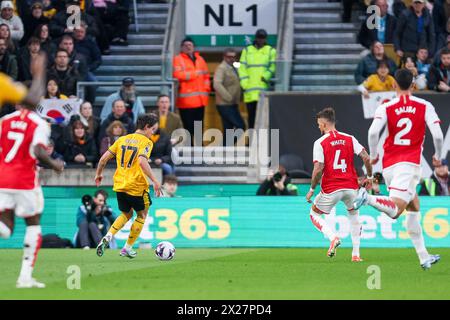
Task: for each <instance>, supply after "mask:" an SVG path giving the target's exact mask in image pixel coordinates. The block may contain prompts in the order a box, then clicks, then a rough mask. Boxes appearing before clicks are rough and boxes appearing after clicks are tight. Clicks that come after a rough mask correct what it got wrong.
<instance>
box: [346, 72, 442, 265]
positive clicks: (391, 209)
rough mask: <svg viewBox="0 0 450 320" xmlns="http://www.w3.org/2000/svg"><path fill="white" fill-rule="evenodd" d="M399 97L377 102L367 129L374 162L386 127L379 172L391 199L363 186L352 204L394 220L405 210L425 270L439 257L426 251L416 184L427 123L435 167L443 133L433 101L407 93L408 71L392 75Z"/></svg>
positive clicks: (440, 155)
mask: <svg viewBox="0 0 450 320" xmlns="http://www.w3.org/2000/svg"><path fill="white" fill-rule="evenodd" d="M395 80H396V83H397V98H395V99H393V100H391V101H389V102H386V103H384V104H382V105H380V106H379V107H378V108H377V110H376V111H375V116H374V120H373V122H372V125H371V126H370V129H369V149H370V158H371V162H372V164H374V163H377V161H378V158H379V157H378V154H377V145H378V141H379V136H380V132H381V130H382V129H383V127H384V126H385V125H386V126H387V131H388V136H387V137H386V141H385V143H384V146H383V148H384V156H383V160H382V164H383V176H384V179H385V181H386V185H387V187H388V189H389V197H386V196H372V195H369V194H368V193H367V191H366V190H365V189H361V190H360V191H359V192H358V198H357V199H356V200H355V203H354V208H356V209H357V208H359V207H361V206H362V205H370V206H372V207H374V208H376V209H378V210H379V211H382V212H384V213H386V214H387V215H388V216H389V217H391V218H392V219H397V218H398V217H399V216H400V215H401V214H402V213H403V211H404V210H405V209H406V210H407V215H406V228H407V230H408V234H409V236H410V238H411V241H412V243H413V245H414V247H415V249H416V252H417V255H418V256H419V260H420V264H421V266H422V268H423V269H424V270H427V269H429V268H431V265H432V264H434V263H436V262H438V261H439V260H440V256H439V255H430V254H429V253H428V251H427V249H426V247H425V242H424V239H423V234H422V227H421V225H420V212H419V211H420V206H419V198H418V197H417V194H416V187H417V184H418V183H419V180H420V176H421V169H420V159H421V156H422V148H423V142H424V139H425V127H426V126H428V128H429V129H430V132H431V134H432V136H433V143H434V148H435V154H434V156H433V165H434V166H438V165H440V162H441V160H440V159H442V145H443V134H442V130H441V127H440V125H439V123H440V120H439V117H438V116H437V114H436V111H435V110H434V107H433V105H432V104H431V103H429V102H428V101H426V100H423V99H420V98H417V97H414V96H412V95H411V90H412V86H413V75H412V73H411V72H410V71H408V70H398V71H397V72H396V73H395Z"/></svg>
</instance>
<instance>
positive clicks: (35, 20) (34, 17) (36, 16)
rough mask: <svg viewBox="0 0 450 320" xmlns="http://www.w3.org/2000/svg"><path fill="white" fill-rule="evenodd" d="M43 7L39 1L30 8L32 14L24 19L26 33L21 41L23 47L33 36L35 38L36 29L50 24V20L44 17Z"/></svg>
mask: <svg viewBox="0 0 450 320" xmlns="http://www.w3.org/2000/svg"><path fill="white" fill-rule="evenodd" d="M42 9H43V5H42V3H41V2H39V1H35V2H33V4H32V5H31V8H30V13H27V14H26V15H25V17H24V19H23V22H24V26H25V33H24V36H23V38H22V40H21V41H20V44H21V45H25V44H26V43H27V42H28V39H30V37H31V36H33V34H34V32H35V30H36V28H37V27H38V26H39V25H42V24H48V23H49V22H50V19H48V18H46V17H45V16H44V15H43V11H42Z"/></svg>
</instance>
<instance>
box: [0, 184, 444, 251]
mask: <svg viewBox="0 0 450 320" xmlns="http://www.w3.org/2000/svg"><path fill="white" fill-rule="evenodd" d="M58 189H61V190H59V191H58ZM45 193H46V203H45V210H44V214H43V216H42V225H43V233H44V234H49V233H56V234H58V235H59V236H60V237H62V238H68V239H71V240H72V239H73V237H74V235H75V233H76V231H77V229H76V225H75V218H76V210H77V207H78V206H79V205H80V204H81V203H80V197H79V195H80V194H82V192H79V191H76V192H72V195H71V193H70V192H65V191H64V189H63V188H52V189H51V190H46V191H45ZM51 195H53V197H52V196H51ZM63 195H64V196H66V197H65V198H62V197H60V196H63ZM109 204H110V205H111V206H112V207H113V209H114V211H115V212H118V209H117V204H116V202H115V199H110V201H109ZM421 206H422V226H423V229H424V235H425V241H426V244H427V246H429V247H450V217H449V212H448V211H449V201H448V197H422V198H421ZM309 210H310V205H309V204H308V203H306V201H304V199H303V197H301V198H299V197H255V196H228V197H185V198H157V199H153V206H152V207H151V210H150V214H149V217H148V219H147V221H146V224H145V228H144V230H143V231H142V233H141V237H140V239H139V241H138V244H139V245H142V246H147V247H148V246H149V244H151V245H152V246H153V247H154V246H155V245H156V243H157V242H159V241H162V240H168V241H171V242H173V243H174V245H175V246H176V247H177V248H182V247H326V246H327V245H328V240H327V239H325V238H324V237H323V235H322V234H321V233H319V232H318V231H317V230H316V229H315V228H314V226H313V225H312V223H311V221H310V218H309ZM326 219H327V220H329V221H330V223H331V225H332V226H333V227H334V228H335V230H336V231H337V232H338V235H339V236H340V237H341V238H342V239H343V246H344V247H350V246H351V238H350V234H349V222H348V219H347V217H346V209H345V207H344V206H343V205H341V204H340V205H338V206H337V208H336V214H331V215H329V216H327V217H326ZM361 221H362V223H363V225H362V242H361V245H362V247H397V248H401V247H410V246H411V241H410V240H409V239H408V234H407V232H406V229H405V225H404V221H405V220H404V217H401V218H400V219H399V220H391V219H389V218H387V217H386V216H385V215H384V214H381V213H379V212H377V211H376V210H374V209H372V208H370V207H367V208H366V207H365V208H363V209H362V210H361ZM130 226H131V223H128V224H127V225H126V226H125V227H124V229H123V231H121V232H119V233H118V234H117V237H116V239H117V244H118V245H119V246H121V245H123V243H124V241H125V240H126V238H127V236H128V231H129V228H130ZM24 229H25V227H24V223H23V221H22V219H18V220H17V222H16V230H15V232H14V234H13V236H12V238H10V239H8V240H0V248H21V247H22V242H23V236H24Z"/></svg>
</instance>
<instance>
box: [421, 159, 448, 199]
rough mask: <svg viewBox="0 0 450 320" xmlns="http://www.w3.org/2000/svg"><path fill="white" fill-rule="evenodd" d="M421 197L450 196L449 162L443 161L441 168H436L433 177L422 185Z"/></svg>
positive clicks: (425, 180)
mask: <svg viewBox="0 0 450 320" xmlns="http://www.w3.org/2000/svg"><path fill="white" fill-rule="evenodd" d="M419 195H421V196H449V195H450V179H449V178H448V162H447V160H445V159H444V160H442V163H441V165H440V166H437V167H435V168H434V171H433V174H432V175H431V177H429V178H426V179H424V180H423V181H422V183H421V184H420V192H419Z"/></svg>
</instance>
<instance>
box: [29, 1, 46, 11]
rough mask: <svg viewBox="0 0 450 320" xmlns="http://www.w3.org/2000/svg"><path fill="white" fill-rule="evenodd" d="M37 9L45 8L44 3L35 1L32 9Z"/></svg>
mask: <svg viewBox="0 0 450 320" xmlns="http://www.w3.org/2000/svg"><path fill="white" fill-rule="evenodd" d="M35 7H40V8H43V7H44V6H43V5H42V2H40V1H34V2H33V3H32V4H31V9H33V8H35Z"/></svg>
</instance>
